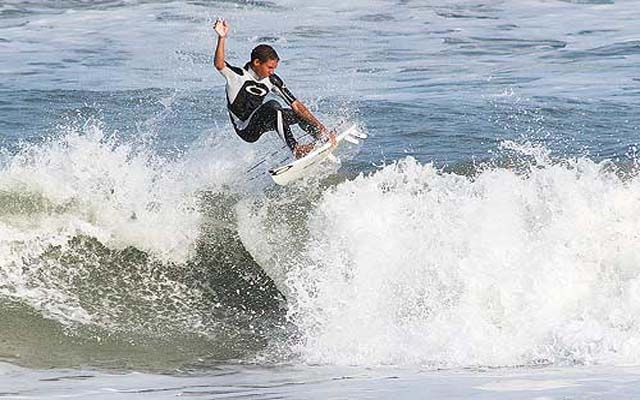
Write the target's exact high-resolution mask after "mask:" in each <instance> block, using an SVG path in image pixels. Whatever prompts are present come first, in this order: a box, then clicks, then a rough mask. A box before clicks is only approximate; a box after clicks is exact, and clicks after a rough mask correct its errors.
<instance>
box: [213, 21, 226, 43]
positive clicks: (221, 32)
mask: <svg viewBox="0 0 640 400" xmlns="http://www.w3.org/2000/svg"><path fill="white" fill-rule="evenodd" d="M213 30H214V31H216V33H217V34H218V36H219V37H221V38H223V37H227V35H228V34H229V24H228V23H227V20H225V19H222V18H218V19H217V20H216V22H215V23H214V24H213Z"/></svg>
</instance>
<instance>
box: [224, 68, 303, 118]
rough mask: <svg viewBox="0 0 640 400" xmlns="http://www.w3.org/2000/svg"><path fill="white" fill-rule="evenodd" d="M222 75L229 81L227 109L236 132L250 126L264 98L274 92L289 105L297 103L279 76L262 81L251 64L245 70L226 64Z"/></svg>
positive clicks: (272, 76)
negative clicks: (250, 121)
mask: <svg viewBox="0 0 640 400" xmlns="http://www.w3.org/2000/svg"><path fill="white" fill-rule="evenodd" d="M220 73H221V74H222V75H223V76H224V77H225V79H226V80H227V86H226V90H227V108H228V109H229V116H230V117H231V122H232V123H233V126H234V127H235V128H236V130H243V129H244V128H246V127H247V125H248V124H249V120H251V117H252V116H253V114H254V113H255V112H256V110H257V109H258V107H260V106H261V105H262V102H263V101H264V98H265V97H266V96H267V94H269V92H273V93H275V94H277V95H278V96H280V97H281V98H282V99H284V101H286V102H287V104H289V105H291V104H292V103H293V102H294V101H296V98H295V96H294V95H293V94H292V93H291V92H290V91H289V89H287V86H286V85H285V84H284V82H282V79H280V77H279V76H277V75H271V76H270V77H268V78H264V79H260V77H259V76H258V74H256V73H255V72H254V71H253V69H251V66H250V65H249V64H247V65H245V67H244V68H238V67H234V66H231V65H229V64H228V63H226V62H225V66H224V68H223V69H221V70H220Z"/></svg>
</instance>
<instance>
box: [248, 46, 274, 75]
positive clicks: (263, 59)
mask: <svg viewBox="0 0 640 400" xmlns="http://www.w3.org/2000/svg"><path fill="white" fill-rule="evenodd" d="M278 62H280V57H278V53H276V51H275V50H274V49H273V47H271V46H269V45H268V44H261V45H258V46H256V48H254V49H253V50H252V51H251V68H252V69H253V70H254V71H255V73H256V74H258V76H259V77H260V78H261V79H263V78H266V77H269V76H271V75H273V74H274V73H275V70H276V68H278Z"/></svg>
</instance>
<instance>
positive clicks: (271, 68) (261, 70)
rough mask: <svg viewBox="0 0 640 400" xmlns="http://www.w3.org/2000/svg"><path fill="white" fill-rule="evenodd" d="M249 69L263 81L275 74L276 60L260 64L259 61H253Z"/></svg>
mask: <svg viewBox="0 0 640 400" xmlns="http://www.w3.org/2000/svg"><path fill="white" fill-rule="evenodd" d="M251 68H253V70H254V71H255V72H256V74H258V76H259V77H260V79H264V78H267V77H269V76H271V75H273V74H274V73H275V71H276V68H278V60H267V61H265V62H260V60H258V59H255V60H253V61H252V62H251Z"/></svg>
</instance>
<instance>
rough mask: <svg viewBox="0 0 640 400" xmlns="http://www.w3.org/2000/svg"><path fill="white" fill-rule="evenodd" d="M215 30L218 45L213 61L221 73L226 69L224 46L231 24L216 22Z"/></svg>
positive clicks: (223, 21) (220, 20) (219, 20)
mask: <svg viewBox="0 0 640 400" xmlns="http://www.w3.org/2000/svg"><path fill="white" fill-rule="evenodd" d="M213 29H214V30H215V31H216V33H217V34H218V44H217V45H216V54H215V57H214V59H213V65H215V67H216V69H217V70H218V71H220V70H221V69H223V68H224V46H225V42H226V41H227V35H228V34H229V24H228V23H227V21H226V20H224V19H218V20H216V22H215V24H213Z"/></svg>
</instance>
